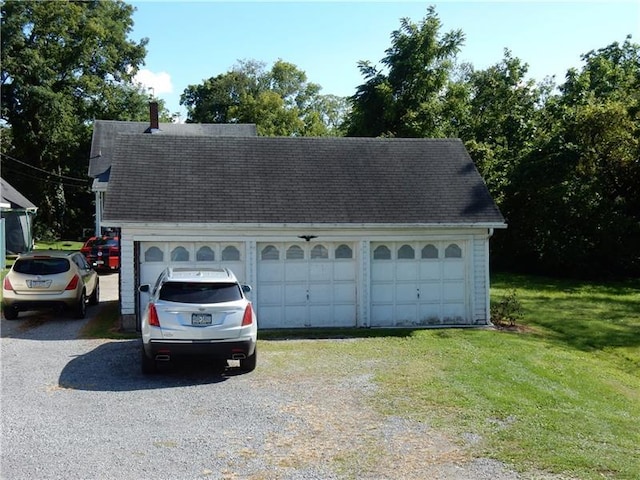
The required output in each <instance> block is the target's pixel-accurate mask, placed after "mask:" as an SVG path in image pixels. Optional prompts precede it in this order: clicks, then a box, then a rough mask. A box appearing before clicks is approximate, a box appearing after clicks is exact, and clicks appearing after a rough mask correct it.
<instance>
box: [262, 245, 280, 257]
mask: <svg viewBox="0 0 640 480" xmlns="http://www.w3.org/2000/svg"><path fill="white" fill-rule="evenodd" d="M260 258H261V259H262V260H280V252H279V251H278V249H277V248H276V247H274V246H273V245H267V246H266V247H264V248H263V249H262V253H261V254H260Z"/></svg>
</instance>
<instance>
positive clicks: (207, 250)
mask: <svg viewBox="0 0 640 480" xmlns="http://www.w3.org/2000/svg"><path fill="white" fill-rule="evenodd" d="M215 259H216V254H215V252H214V251H213V250H211V247H200V248H199V249H198V253H196V260H197V261H198V262H213V261H215Z"/></svg>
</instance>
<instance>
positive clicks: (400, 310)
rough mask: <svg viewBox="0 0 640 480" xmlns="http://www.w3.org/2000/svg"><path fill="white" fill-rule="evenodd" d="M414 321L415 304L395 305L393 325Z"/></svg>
mask: <svg viewBox="0 0 640 480" xmlns="http://www.w3.org/2000/svg"><path fill="white" fill-rule="evenodd" d="M415 323H416V304H415V302H414V303H412V304H410V305H403V304H399V305H396V318H395V325H413V324H415Z"/></svg>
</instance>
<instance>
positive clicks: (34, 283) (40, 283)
mask: <svg viewBox="0 0 640 480" xmlns="http://www.w3.org/2000/svg"><path fill="white" fill-rule="evenodd" d="M49 286H51V280H27V287H29V288H49Z"/></svg>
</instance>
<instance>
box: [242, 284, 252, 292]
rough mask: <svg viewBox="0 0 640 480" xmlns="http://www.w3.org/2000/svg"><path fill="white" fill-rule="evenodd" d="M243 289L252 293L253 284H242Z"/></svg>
mask: <svg viewBox="0 0 640 480" xmlns="http://www.w3.org/2000/svg"><path fill="white" fill-rule="evenodd" d="M242 291H243V292H244V293H251V285H242Z"/></svg>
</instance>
